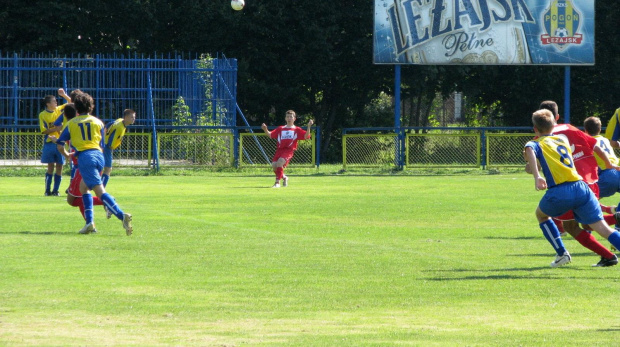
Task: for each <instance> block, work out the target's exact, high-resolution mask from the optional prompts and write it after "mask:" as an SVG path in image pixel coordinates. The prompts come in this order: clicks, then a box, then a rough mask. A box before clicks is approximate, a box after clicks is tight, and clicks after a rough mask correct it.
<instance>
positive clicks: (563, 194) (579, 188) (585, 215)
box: [538, 181, 603, 224]
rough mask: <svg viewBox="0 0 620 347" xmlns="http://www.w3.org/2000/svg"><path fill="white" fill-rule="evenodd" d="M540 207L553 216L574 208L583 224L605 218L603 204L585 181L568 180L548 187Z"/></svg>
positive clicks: (577, 218) (578, 219)
mask: <svg viewBox="0 0 620 347" xmlns="http://www.w3.org/2000/svg"><path fill="white" fill-rule="evenodd" d="M538 207H539V208H540V210H541V211H542V212H543V213H544V214H546V215H548V216H551V217H558V216H561V215H562V214H564V213H566V212H568V211H571V210H572V211H573V213H574V214H575V220H576V221H577V222H579V223H582V224H592V223H595V222H598V221H600V220H603V212H602V211H601V205H600V204H599V202H598V200H597V199H596V195H594V193H593V192H592V190H590V188H588V185H587V184H586V183H585V182H584V181H576V182H566V183H562V184H559V185H557V186H555V187H552V188H550V189H548V190H547V192H546V193H545V195H544V196H543V197H542V199H541V200H540V204H538Z"/></svg>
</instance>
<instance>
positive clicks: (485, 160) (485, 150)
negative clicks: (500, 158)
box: [480, 129, 487, 170]
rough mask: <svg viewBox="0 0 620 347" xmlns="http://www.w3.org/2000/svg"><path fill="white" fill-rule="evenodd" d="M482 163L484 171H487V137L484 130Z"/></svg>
mask: <svg viewBox="0 0 620 347" xmlns="http://www.w3.org/2000/svg"><path fill="white" fill-rule="evenodd" d="M480 162H481V163H482V169H483V170H484V169H486V166H487V136H486V131H485V130H484V129H482V130H481V133H480Z"/></svg>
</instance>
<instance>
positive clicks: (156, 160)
mask: <svg viewBox="0 0 620 347" xmlns="http://www.w3.org/2000/svg"><path fill="white" fill-rule="evenodd" d="M146 78H147V83H148V86H147V87H148V93H147V96H146V97H147V104H148V106H150V107H149V113H150V114H151V125H152V127H153V168H154V169H155V171H157V172H159V153H158V152H159V148H158V147H157V128H156V127H155V109H154V108H153V88H152V87H151V59H150V58H149V59H148V60H147V71H146Z"/></svg>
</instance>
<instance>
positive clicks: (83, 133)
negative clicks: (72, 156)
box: [57, 114, 104, 153]
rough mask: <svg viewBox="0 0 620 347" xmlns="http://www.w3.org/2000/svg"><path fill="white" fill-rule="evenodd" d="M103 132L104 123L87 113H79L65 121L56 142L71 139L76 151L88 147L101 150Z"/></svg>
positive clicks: (84, 149) (61, 143) (60, 142)
mask: <svg viewBox="0 0 620 347" xmlns="http://www.w3.org/2000/svg"><path fill="white" fill-rule="evenodd" d="M103 132H104V125H103V122H102V121H101V120H99V118H97V117H94V116H91V115H88V114H85V115H79V116H77V117H75V118H73V119H72V120H70V121H69V122H68V123H67V126H66V127H65V129H64V130H63V131H62V134H60V137H59V139H58V142H57V144H59V145H63V144H64V143H65V141H68V140H71V146H72V147H74V148H75V149H76V151H77V152H78V153H79V152H83V151H86V150H89V149H96V150H99V151H101V140H102V139H103Z"/></svg>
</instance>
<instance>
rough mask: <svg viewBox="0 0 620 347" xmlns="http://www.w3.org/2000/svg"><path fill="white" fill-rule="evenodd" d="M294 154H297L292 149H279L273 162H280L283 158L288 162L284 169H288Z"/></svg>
mask: <svg viewBox="0 0 620 347" xmlns="http://www.w3.org/2000/svg"><path fill="white" fill-rule="evenodd" d="M293 154H295V150H294V149H290V148H284V149H277V150H276V154H274V155H273V159H272V162H274V163H275V162H276V161H278V159H280V158H283V159H284V160H286V162H285V163H284V167H286V166H287V165H288V162H289V161H290V160H291V158H293Z"/></svg>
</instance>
